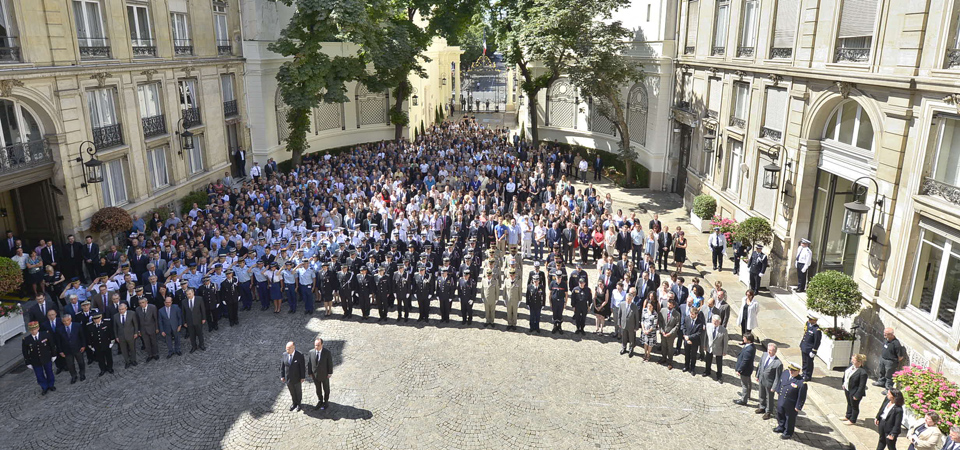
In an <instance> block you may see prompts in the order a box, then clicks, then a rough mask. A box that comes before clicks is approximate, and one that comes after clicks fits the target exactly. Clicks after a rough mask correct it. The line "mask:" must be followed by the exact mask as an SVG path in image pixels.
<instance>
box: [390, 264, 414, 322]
mask: <svg viewBox="0 0 960 450" xmlns="http://www.w3.org/2000/svg"><path fill="white" fill-rule="evenodd" d="M412 272H413V271H412V270H411V269H410V259H409V258H403V267H400V268H399V269H397V271H396V272H394V273H393V294H394V295H395V296H396V300H397V321H398V322H399V321H400V318H401V317H402V318H403V321H404V322H407V321H409V320H410V309H411V307H412V306H413V304H412V297H413V295H412V293H411V292H412V290H413V289H412V288H413V273H412Z"/></svg>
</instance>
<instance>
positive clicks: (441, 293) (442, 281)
mask: <svg viewBox="0 0 960 450" xmlns="http://www.w3.org/2000/svg"><path fill="white" fill-rule="evenodd" d="M456 291H457V282H456V281H454V279H453V277H452V276H450V271H449V270H448V269H447V268H446V267H444V268H442V269H440V278H437V287H436V293H437V300H439V301H440V322H441V323H449V322H450V309H451V306H452V305H453V299H454V295H455V294H456Z"/></svg>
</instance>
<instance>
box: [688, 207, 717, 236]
mask: <svg viewBox="0 0 960 450" xmlns="http://www.w3.org/2000/svg"><path fill="white" fill-rule="evenodd" d="M690 224H692V225H693V227H694V228H696V229H697V230H699V231H700V232H701V233H709V232H710V231H712V228H711V227H710V219H701V218H700V217H699V216H697V215H696V214H694V213H693V210H692V209H691V210H690Z"/></svg>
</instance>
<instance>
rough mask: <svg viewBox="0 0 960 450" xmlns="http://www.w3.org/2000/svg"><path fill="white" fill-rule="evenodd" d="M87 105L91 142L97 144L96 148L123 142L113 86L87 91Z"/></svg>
mask: <svg viewBox="0 0 960 450" xmlns="http://www.w3.org/2000/svg"><path fill="white" fill-rule="evenodd" d="M87 105H88V107H89V108H90V127H91V128H92V129H93V142H94V144H96V145H97V148H107V147H113V146H116V145H120V144H123V136H122V133H121V128H120V117H119V115H118V113H117V104H116V92H114V90H113V88H103V89H91V90H89V91H87Z"/></svg>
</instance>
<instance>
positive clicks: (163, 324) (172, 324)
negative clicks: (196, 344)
mask: <svg viewBox="0 0 960 450" xmlns="http://www.w3.org/2000/svg"><path fill="white" fill-rule="evenodd" d="M157 315H158V316H159V321H158V322H159V323H158V324H159V328H160V336H161V337H163V338H164V339H166V340H167V358H168V359H169V358H170V357H171V356H173V354H174V353H176V354H177V355H182V354H183V353H181V352H180V328H181V327H182V326H183V314H182V313H181V312H180V307H179V306H177V305H174V304H173V299H172V298H171V297H169V296H168V297H167V298H165V299H164V300H163V308H160V311H159V312H158V314H157Z"/></svg>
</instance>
